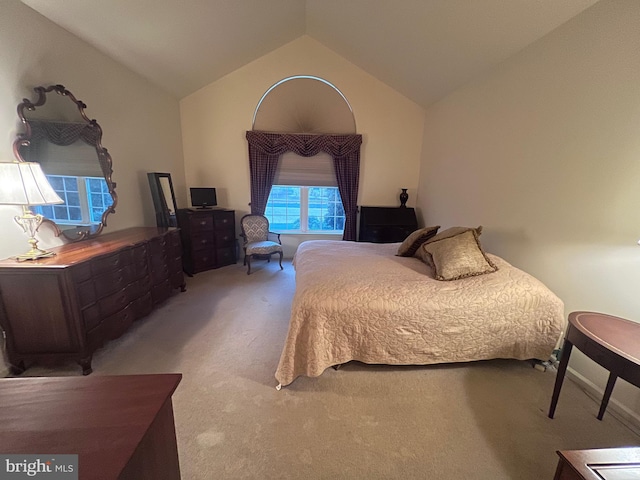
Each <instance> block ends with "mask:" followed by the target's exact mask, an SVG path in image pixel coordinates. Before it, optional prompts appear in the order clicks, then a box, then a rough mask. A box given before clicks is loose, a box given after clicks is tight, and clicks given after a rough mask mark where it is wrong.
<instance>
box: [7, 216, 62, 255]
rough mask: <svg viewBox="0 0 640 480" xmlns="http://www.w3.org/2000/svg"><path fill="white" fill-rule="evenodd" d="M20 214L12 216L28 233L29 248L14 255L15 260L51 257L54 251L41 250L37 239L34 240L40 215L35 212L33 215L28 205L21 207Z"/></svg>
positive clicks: (40, 221)
mask: <svg viewBox="0 0 640 480" xmlns="http://www.w3.org/2000/svg"><path fill="white" fill-rule="evenodd" d="M22 212H23V213H22V216H21V217H18V216H16V217H13V219H14V220H15V221H16V223H17V224H18V225H20V226H21V227H22V229H23V230H24V231H25V233H26V234H27V235H29V240H28V242H29V245H30V246H31V248H30V249H29V251H28V252H27V253H23V254H22V255H18V256H15V257H13V258H15V259H16V260H17V261H19V262H24V261H27V260H37V259H39V258H46V257H53V256H54V255H55V253H54V252H48V251H46V250H42V249H40V248H38V240H36V232H37V231H38V227H39V226H40V224H41V223H42V215H40V214H37V215H34V214H33V212H31V210H29V207H28V206H26V205H25V206H23V207H22Z"/></svg>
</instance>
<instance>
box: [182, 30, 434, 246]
mask: <svg viewBox="0 0 640 480" xmlns="http://www.w3.org/2000/svg"><path fill="white" fill-rule="evenodd" d="M293 75H314V76H317V77H321V78H324V79H325V80H328V81H329V82H331V83H333V84H334V85H335V86H336V87H337V88H338V89H339V90H340V91H341V92H342V93H343V94H344V95H345V96H346V98H347V99H348V101H349V103H350V104H351V106H352V108H353V112H354V116H355V119H356V126H357V130H358V133H360V134H362V136H363V145H362V150H361V170H360V192H359V204H360V205H392V206H393V205H399V204H400V203H399V200H398V195H399V194H400V188H403V187H404V188H408V189H409V190H408V192H409V195H410V198H409V202H408V205H409V206H413V205H414V204H415V203H414V202H415V199H416V188H417V186H418V173H419V169H420V149H421V144H422V131H423V121H424V109H423V108H421V107H419V106H418V105H417V104H415V103H414V102H412V101H410V100H408V99H407V98H406V97H404V96H402V95H400V94H399V93H397V92H396V91H395V90H393V89H391V88H390V87H388V86H387V85H385V84H383V83H382V82H380V81H379V80H377V79H375V78H374V77H372V76H371V75H369V74H367V73H365V72H364V71H363V70H361V69H360V68H358V67H356V66H355V65H353V64H351V63H349V62H348V61H346V60H345V59H344V58H343V57H340V56H339V55H337V54H335V53H334V52H332V51H331V50H329V49H327V48H326V47H324V46H322V45H321V44H320V43H318V42H316V41H315V40H313V39H312V38H310V37H308V36H303V37H300V38H299V39H297V40H295V41H293V42H291V43H289V44H287V45H285V46H283V47H281V48H279V49H277V50H275V51H273V52H271V53H269V54H267V55H265V56H263V57H261V58H259V59H258V60H255V61H254V62H251V63H249V64H247V65H245V66H244V67H242V68H240V69H238V70H236V71H234V72H232V73H230V74H229V75H226V76H225V77H223V78H221V79H220V80H218V81H216V82H214V83H212V84H210V85H208V86H206V87H204V88H202V89H201V90H199V91H197V92H196V93H194V94H192V95H189V96H188V97H185V98H183V99H182V100H181V101H180V112H181V116H182V136H183V140H184V141H183V144H184V159H185V171H186V182H187V185H188V186H190V187H197V186H211V187H216V189H217V192H218V204H219V205H220V206H224V207H227V208H231V209H234V210H236V218H237V219H239V218H240V217H241V216H242V215H243V214H245V213H248V212H249V207H248V203H249V201H250V190H249V160H248V147H247V140H246V138H245V133H246V131H247V130H251V122H252V120H253V114H254V111H255V108H256V106H257V104H258V102H259V101H260V98H261V97H262V95H263V94H264V93H265V92H266V91H267V90H268V89H269V87H271V86H272V85H273V84H274V83H276V82H278V81H280V80H282V79H283V78H286V77H290V76H293ZM182 200H183V201H186V200H187V199H186V197H185V198H184V199H182ZM310 238H316V237H312V236H287V238H284V242H283V243H284V244H285V255H287V256H291V255H292V254H293V252H294V251H295V248H296V247H297V245H298V243H299V242H300V241H301V240H305V239H310ZM324 238H326V237H324Z"/></svg>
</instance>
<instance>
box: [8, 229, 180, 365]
mask: <svg viewBox="0 0 640 480" xmlns="http://www.w3.org/2000/svg"><path fill="white" fill-rule="evenodd" d="M51 250H52V251H53V252H55V253H56V256H54V257H50V258H44V259H39V260H36V261H30V262H20V263H19V262H16V261H15V260H13V259H6V260H2V261H0V326H2V328H3V330H4V331H5V335H6V346H7V347H6V351H7V356H8V360H9V362H10V367H11V370H12V372H13V373H16V374H18V373H22V371H24V368H25V363H31V362H42V363H45V362H46V363H51V362H57V361H66V360H73V361H76V362H78V363H79V364H80V366H81V367H82V373H83V374H84V375H88V374H89V373H91V359H92V356H93V353H94V352H95V350H96V349H98V348H100V347H101V346H102V345H104V344H105V343H106V342H107V341H109V340H112V339H115V338H117V337H119V336H121V335H122V334H123V333H125V332H126V331H127V329H128V328H129V327H130V326H131V324H132V323H133V321H134V320H136V319H139V318H141V317H144V316H145V315H148V314H149V313H150V312H151V311H152V310H153V309H154V308H155V307H157V306H158V305H159V304H160V303H162V302H163V301H164V300H166V299H167V298H168V297H169V296H170V295H171V294H172V293H173V292H175V291H176V290H177V289H181V290H182V291H184V290H185V282H184V275H183V273H182V247H181V243H180V234H179V231H178V230H177V229H175V228H169V229H168V228H155V227H153V228H146V227H139V228H131V229H127V230H121V231H119V232H114V233H110V234H102V235H100V236H98V237H96V238H93V239H90V240H84V241H81V242H76V243H70V244H67V245H63V246H60V247H56V248H53V249H51Z"/></svg>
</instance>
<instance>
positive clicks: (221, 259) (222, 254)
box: [216, 247, 236, 267]
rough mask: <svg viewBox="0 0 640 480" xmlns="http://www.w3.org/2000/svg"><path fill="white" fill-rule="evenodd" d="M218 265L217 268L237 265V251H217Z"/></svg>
mask: <svg viewBox="0 0 640 480" xmlns="http://www.w3.org/2000/svg"><path fill="white" fill-rule="evenodd" d="M216 255H217V259H216V263H217V266H219V267H221V266H223V265H231V264H232V263H236V249H235V247H233V248H218V249H217V250H216Z"/></svg>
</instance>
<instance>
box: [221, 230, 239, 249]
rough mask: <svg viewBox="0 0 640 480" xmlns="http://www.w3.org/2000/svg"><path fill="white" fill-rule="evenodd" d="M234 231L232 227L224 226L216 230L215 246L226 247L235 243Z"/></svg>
mask: <svg viewBox="0 0 640 480" xmlns="http://www.w3.org/2000/svg"><path fill="white" fill-rule="evenodd" d="M235 240H236V232H235V231H234V230H233V229H230V228H225V229H224V230H221V231H217V232H216V247H217V248H220V247H228V246H230V245H233V244H235Z"/></svg>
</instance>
